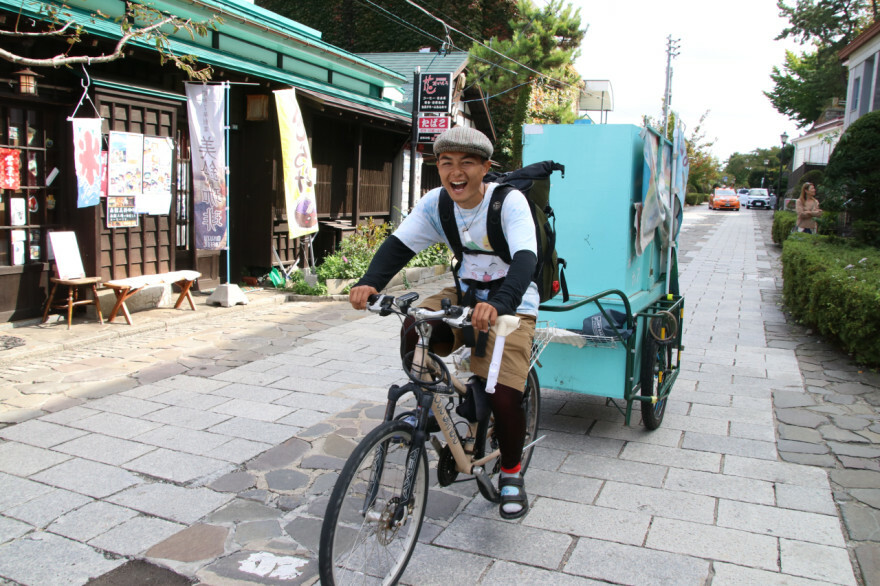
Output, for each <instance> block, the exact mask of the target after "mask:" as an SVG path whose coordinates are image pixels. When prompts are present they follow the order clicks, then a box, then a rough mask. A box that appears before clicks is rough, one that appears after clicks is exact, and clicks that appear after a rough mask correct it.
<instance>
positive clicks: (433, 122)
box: [418, 115, 452, 144]
mask: <svg viewBox="0 0 880 586" xmlns="http://www.w3.org/2000/svg"><path fill="white" fill-rule="evenodd" d="M450 128H452V117H451V116H421V115H420V116H419V139H418V142H419V143H422V144H431V143H433V142H434V141H435V140H437V137H438V136H439V135H440V133H441V132H445V131H447V130H449V129H450Z"/></svg>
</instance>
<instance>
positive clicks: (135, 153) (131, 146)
mask: <svg viewBox="0 0 880 586" xmlns="http://www.w3.org/2000/svg"><path fill="white" fill-rule="evenodd" d="M109 142H110V152H109V153H108V160H107V176H108V177H109V183H110V191H109V193H108V195H133V196H138V195H140V194H141V177H142V176H143V172H144V135H143V134H137V133H134V132H115V131H111V132H110V139H109ZM99 160H100V159H99Z"/></svg>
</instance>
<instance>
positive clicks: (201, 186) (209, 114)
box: [186, 83, 228, 250]
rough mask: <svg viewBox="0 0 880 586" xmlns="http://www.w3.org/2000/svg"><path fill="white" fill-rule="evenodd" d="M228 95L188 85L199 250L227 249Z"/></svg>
mask: <svg viewBox="0 0 880 586" xmlns="http://www.w3.org/2000/svg"><path fill="white" fill-rule="evenodd" d="M225 93H226V88H225V87H224V86H223V85H206V84H197V83H188V84H186V98H187V100H186V106H187V117H188V118H189V135H190V142H191V144H192V154H191V157H192V167H193V169H192V171H193V173H192V174H193V208H194V210H195V213H194V216H195V217H194V220H195V229H196V248H199V249H202V250H225V249H226V242H227V231H226V226H227V220H228V217H227V205H228V202H227V190H226V140H225V137H224V132H223V131H224V120H223V113H224V110H225Z"/></svg>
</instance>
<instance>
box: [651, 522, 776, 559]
mask: <svg viewBox="0 0 880 586" xmlns="http://www.w3.org/2000/svg"><path fill="white" fill-rule="evenodd" d="M645 545H646V546H647V547H649V548H652V549H659V550H662V551H669V552H673V553H681V554H685V555H689V556H693V557H699V558H707V559H712V560H720V561H725V562H731V563H734V564H740V565H744V566H751V567H755V568H761V569H765V570H777V569H778V567H777V557H778V553H777V551H778V547H777V540H776V538H775V537H770V536H768V535H757V534H755V533H747V532H745V531H737V530H734V529H726V528H723V527H715V526H714V525H703V524H701V523H691V522H688V521H680V520H678V519H664V518H660V517H658V518H655V519H654V521H653V522H652V523H651V530H650V532H649V533H648V539H647V541H646V542H645Z"/></svg>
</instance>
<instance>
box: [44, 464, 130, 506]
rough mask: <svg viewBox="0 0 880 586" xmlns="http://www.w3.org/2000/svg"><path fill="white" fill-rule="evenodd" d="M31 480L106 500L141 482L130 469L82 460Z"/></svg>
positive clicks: (49, 470) (60, 465) (54, 468)
mask: <svg viewBox="0 0 880 586" xmlns="http://www.w3.org/2000/svg"><path fill="white" fill-rule="evenodd" d="M31 478H32V479H33V480H36V481H39V482H42V483H45V484H50V485H52V486H57V487H59V488H66V489H67V490H71V491H73V492H78V493H80V494H84V495H87V496H90V497H94V498H104V497H106V496H108V495H111V494H113V493H115V492H119V491H120V490H123V489H126V488H128V487H129V486H134V485H135V484H140V483H141V480H140V479H139V478H138V477H137V476H135V475H134V474H132V473H130V472H128V471H127V470H123V469H121V468H117V467H115V466H108V465H107V464H101V463H99V462H91V461H89V460H83V459H82V458H71V459H70V460H68V461H66V462H63V463H61V464H59V465H57V466H54V467H52V468H49V469H48V470H44V471H42V472H40V473H38V474H35V475H34V476H32V477H31Z"/></svg>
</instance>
